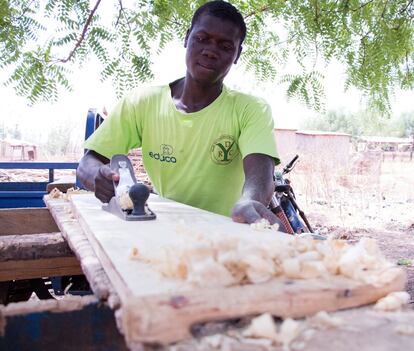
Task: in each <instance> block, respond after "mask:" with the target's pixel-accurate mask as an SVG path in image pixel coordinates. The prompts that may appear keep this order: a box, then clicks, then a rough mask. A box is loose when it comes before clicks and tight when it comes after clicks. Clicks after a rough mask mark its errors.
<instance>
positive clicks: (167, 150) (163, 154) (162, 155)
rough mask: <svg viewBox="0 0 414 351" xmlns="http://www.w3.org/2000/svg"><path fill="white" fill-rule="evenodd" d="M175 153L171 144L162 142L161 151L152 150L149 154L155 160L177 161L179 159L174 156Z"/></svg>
mask: <svg viewBox="0 0 414 351" xmlns="http://www.w3.org/2000/svg"><path fill="white" fill-rule="evenodd" d="M173 153H174V149H173V147H172V146H171V145H167V144H161V145H160V152H153V151H150V152H149V153H148V155H149V157H151V158H153V159H154V160H157V161H160V162H167V163H177V159H176V158H175V157H174V156H172V155H173Z"/></svg>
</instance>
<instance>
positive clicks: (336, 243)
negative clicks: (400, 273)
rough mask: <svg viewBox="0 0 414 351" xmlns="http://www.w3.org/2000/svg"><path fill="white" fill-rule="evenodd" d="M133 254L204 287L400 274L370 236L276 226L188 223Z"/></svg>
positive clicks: (381, 278)
mask: <svg viewBox="0 0 414 351" xmlns="http://www.w3.org/2000/svg"><path fill="white" fill-rule="evenodd" d="M131 259H138V260H142V261H144V262H147V263H149V264H150V265H152V266H153V267H154V268H155V269H157V270H158V271H159V272H161V273H162V274H163V275H164V276H166V277H169V278H176V279H180V280H183V281H186V282H188V283H190V284H192V285H194V286H199V287H220V286H231V285H237V284H246V283H253V284H255V283H263V282H266V281H269V280H271V279H272V278H274V277H285V278H290V279H312V278H329V276H333V275H342V276H345V277H348V278H351V279H354V280H356V281H361V282H364V283H367V284H372V285H375V286H381V285H383V284H385V283H387V282H389V281H391V280H392V279H393V278H394V277H395V274H397V273H396V270H394V269H391V268H392V267H393V266H394V265H393V264H391V263H390V262H388V261H387V260H386V259H385V258H384V256H383V255H382V253H381V252H380V250H379V248H378V246H377V243H376V241H375V240H373V239H370V238H362V239H361V240H360V241H359V242H358V243H357V244H356V245H349V244H348V243H347V242H346V241H343V240H326V241H316V240H312V239H311V238H298V237H295V236H288V235H281V234H280V233H275V232H274V231H273V230H270V229H261V230H260V231H257V232H253V233H252V235H238V234H237V233H225V234H224V233H209V234H208V235H207V234H205V233H199V232H198V233H197V232H194V230H193V229H192V228H190V227H189V226H187V225H182V224H181V225H180V226H179V227H178V228H177V240H176V241H175V243H174V244H173V245H171V244H169V245H168V246H165V247H161V248H160V249H159V250H151V251H149V252H145V250H142V248H141V247H135V248H133V250H132V254H131Z"/></svg>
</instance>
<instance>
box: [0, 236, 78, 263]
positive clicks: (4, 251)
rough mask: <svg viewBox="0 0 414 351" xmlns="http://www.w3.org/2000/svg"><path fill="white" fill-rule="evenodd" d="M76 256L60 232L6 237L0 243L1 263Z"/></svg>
mask: <svg viewBox="0 0 414 351" xmlns="http://www.w3.org/2000/svg"><path fill="white" fill-rule="evenodd" d="M70 256H74V255H73V252H72V250H71V249H70V247H69V246H68V244H67V242H66V241H65V239H63V236H62V234H61V233H60V232H57V233H39V234H27V235H4V236H2V238H1V243H0V262H4V261H10V260H13V261H16V260H34V259H40V258H52V257H70Z"/></svg>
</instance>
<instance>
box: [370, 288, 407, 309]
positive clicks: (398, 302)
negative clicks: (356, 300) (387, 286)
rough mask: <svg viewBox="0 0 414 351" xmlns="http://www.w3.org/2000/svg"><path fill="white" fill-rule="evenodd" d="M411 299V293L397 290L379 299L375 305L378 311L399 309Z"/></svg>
mask: <svg viewBox="0 0 414 351" xmlns="http://www.w3.org/2000/svg"><path fill="white" fill-rule="evenodd" d="M409 301H410V294H409V293H407V292H406V291H396V292H392V293H390V294H388V295H387V296H385V297H383V298H382V299H379V300H378V301H377V303H376V304H375V305H374V310H377V311H399V310H401V308H402V307H403V306H404V305H406V304H407V303H408V302H409Z"/></svg>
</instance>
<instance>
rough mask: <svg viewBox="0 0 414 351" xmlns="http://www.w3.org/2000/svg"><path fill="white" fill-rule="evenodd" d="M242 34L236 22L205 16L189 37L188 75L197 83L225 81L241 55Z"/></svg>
mask: <svg viewBox="0 0 414 351" xmlns="http://www.w3.org/2000/svg"><path fill="white" fill-rule="evenodd" d="M240 41H241V34H240V30H239V28H238V27H237V26H236V25H235V24H234V23H232V22H230V21H227V20H223V19H221V18H217V17H214V16H211V15H208V14H204V15H201V16H200V17H199V19H198V20H197V22H196V23H195V24H194V26H193V28H192V29H191V31H189V32H187V35H186V38H185V45H184V46H185V47H186V48H187V53H186V64H187V73H188V74H190V76H191V77H192V78H193V79H195V80H196V81H198V82H200V83H204V84H214V83H217V82H219V81H223V79H224V77H225V76H226V75H227V73H228V72H229V70H230V68H231V66H232V65H233V63H236V62H237V59H238V58H239V56H240V52H241V46H240Z"/></svg>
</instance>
